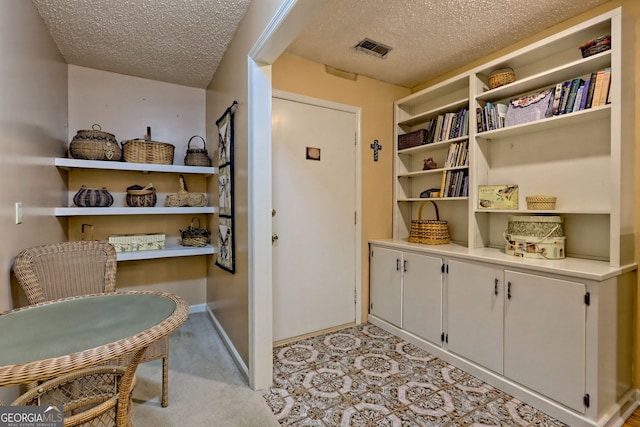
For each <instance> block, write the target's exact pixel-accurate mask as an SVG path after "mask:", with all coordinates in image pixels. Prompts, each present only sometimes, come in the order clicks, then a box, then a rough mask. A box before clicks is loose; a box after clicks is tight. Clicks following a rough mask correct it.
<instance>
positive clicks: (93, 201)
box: [73, 185, 113, 208]
mask: <svg viewBox="0 0 640 427" xmlns="http://www.w3.org/2000/svg"><path fill="white" fill-rule="evenodd" d="M73 203H75V205H76V206H77V207H79V208H106V207H109V206H111V205H112V204H113V196H112V195H111V193H109V191H107V189H106V188H105V187H102V188H87V187H86V186H84V185H83V186H81V187H80V190H78V192H77V193H76V194H74V196H73Z"/></svg>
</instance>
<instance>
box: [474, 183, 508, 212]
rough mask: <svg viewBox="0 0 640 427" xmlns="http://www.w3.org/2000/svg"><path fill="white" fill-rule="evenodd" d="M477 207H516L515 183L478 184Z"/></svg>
mask: <svg viewBox="0 0 640 427" xmlns="http://www.w3.org/2000/svg"><path fill="white" fill-rule="evenodd" d="M478 208H479V209H518V186H517V185H479V186H478Z"/></svg>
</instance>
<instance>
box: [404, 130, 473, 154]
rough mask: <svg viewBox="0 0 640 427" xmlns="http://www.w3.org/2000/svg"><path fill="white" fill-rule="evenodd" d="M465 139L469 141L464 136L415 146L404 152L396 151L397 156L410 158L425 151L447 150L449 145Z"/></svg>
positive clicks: (467, 137) (466, 136)
mask: <svg viewBox="0 0 640 427" xmlns="http://www.w3.org/2000/svg"><path fill="white" fill-rule="evenodd" d="M467 139H469V136H468V135H465V136H461V137H459V138H452V139H445V140H444V141H438V142H433V143H431V144H425V145H416V146H415V147H411V148H405V149H404V150H398V154H399V155H408V156H412V155H414V154H420V153H423V152H427V151H433V150H440V149H445V148H449V145H450V144H451V143H452V142H458V141H466V140H467Z"/></svg>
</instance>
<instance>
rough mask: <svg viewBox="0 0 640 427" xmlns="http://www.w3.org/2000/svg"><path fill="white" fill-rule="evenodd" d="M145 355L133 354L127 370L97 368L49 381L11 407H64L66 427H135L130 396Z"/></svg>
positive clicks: (71, 373) (120, 368) (18, 399)
mask: <svg viewBox="0 0 640 427" xmlns="http://www.w3.org/2000/svg"><path fill="white" fill-rule="evenodd" d="M143 354H144V349H143V350H140V351H138V352H136V353H134V354H133V355H132V356H131V357H130V358H129V363H128V364H127V365H126V366H109V365H102V366H94V367H90V368H85V369H80V370H77V371H73V372H69V373H67V374H64V375H61V376H59V377H57V378H53V379H50V380H48V381H45V382H43V383H42V384H39V385H38V386H37V387H35V388H32V389H31V390H29V391H27V392H26V393H24V394H22V395H21V396H19V397H18V398H17V399H16V400H14V401H13V403H11V405H14V406H62V408H63V411H64V426H65V427H73V426H85V427H110V426H116V427H133V422H132V421H131V413H132V411H131V409H132V405H131V394H132V391H133V387H134V386H135V372H136V368H137V367H138V363H140V359H141V357H142V355H143Z"/></svg>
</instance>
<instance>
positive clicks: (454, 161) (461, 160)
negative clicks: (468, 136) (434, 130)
mask: <svg viewBox="0 0 640 427" xmlns="http://www.w3.org/2000/svg"><path fill="white" fill-rule="evenodd" d="M468 154H469V141H468V140H465V141H457V142H452V143H451V144H449V150H448V151H447V157H446V158H445V161H444V167H445V168H451V167H456V166H465V165H466V164H467V157H468Z"/></svg>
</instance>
